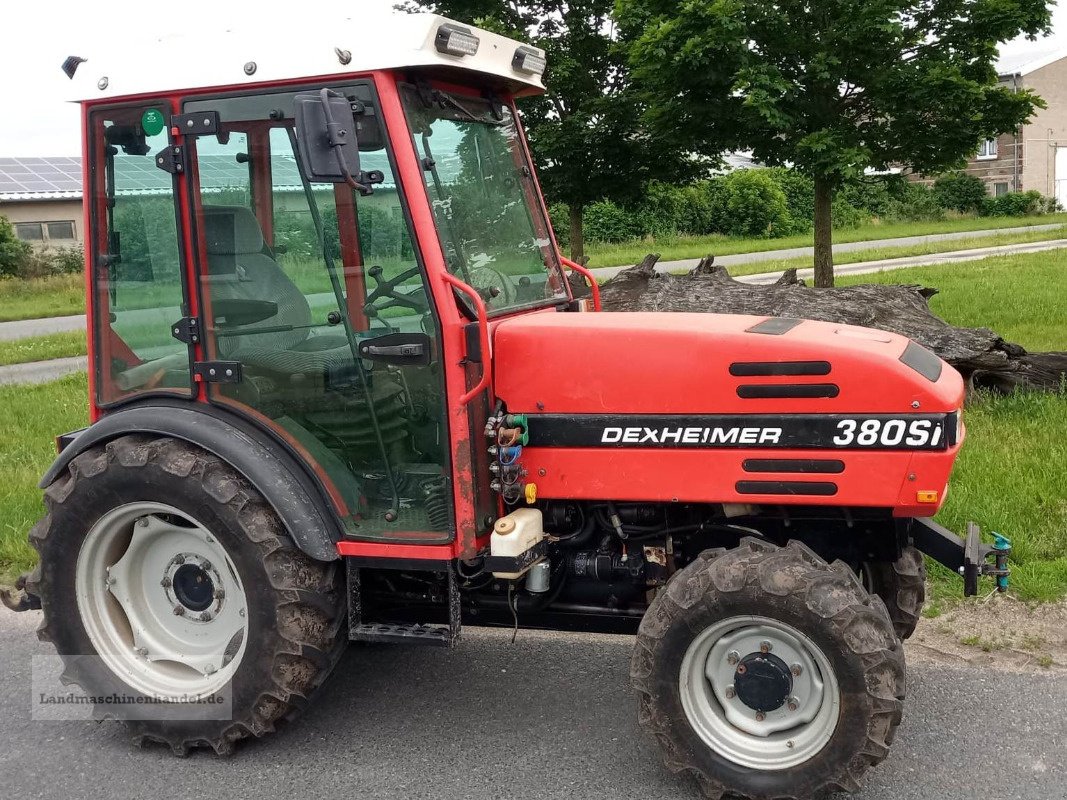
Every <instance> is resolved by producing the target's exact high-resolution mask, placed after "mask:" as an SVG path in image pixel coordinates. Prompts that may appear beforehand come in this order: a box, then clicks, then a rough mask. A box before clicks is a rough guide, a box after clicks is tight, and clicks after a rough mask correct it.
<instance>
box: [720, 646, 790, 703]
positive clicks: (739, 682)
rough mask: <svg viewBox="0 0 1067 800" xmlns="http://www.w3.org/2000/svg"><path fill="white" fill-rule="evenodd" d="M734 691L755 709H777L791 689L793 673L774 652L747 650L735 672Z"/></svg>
mask: <svg viewBox="0 0 1067 800" xmlns="http://www.w3.org/2000/svg"><path fill="white" fill-rule="evenodd" d="M734 691H735V692H736V693H737V699H738V700H740V701H741V702H742V703H744V704H745V705H746V706H748V707H749V708H751V709H753V710H754V711H760V712H763V713H767V712H768V711H776V710H777V709H779V708H781V707H782V706H784V705H785V703H786V700H788V699H789V696H790V695H791V694H792V692H793V675H792V674H791V673H790V671H789V665H788V664H786V663H785V662H784V661H783V660H782V659H780V658H779V657H778V656H776V655H774V653H761V652H757V653H749V654H748V655H747V656H745V657H744V658H742V659H741V661H740V663H738V665H737V669H736V671H735V672H734Z"/></svg>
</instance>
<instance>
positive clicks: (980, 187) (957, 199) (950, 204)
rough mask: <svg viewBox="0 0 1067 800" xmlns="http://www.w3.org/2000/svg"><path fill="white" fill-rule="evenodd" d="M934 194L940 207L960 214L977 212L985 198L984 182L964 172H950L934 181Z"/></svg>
mask: <svg viewBox="0 0 1067 800" xmlns="http://www.w3.org/2000/svg"><path fill="white" fill-rule="evenodd" d="M934 196H935V197H936V198H937V202H938V204H939V205H940V206H941V207H942V208H945V209H948V210H950V211H959V212H960V213H961V214H973V213H977V212H978V211H980V210H981V209H982V205H983V204H984V203H985V200H986V188H985V183H983V182H982V179H981V178H979V177H977V176H975V175H968V174H967V173H966V172H950V173H948V174H947V175H942V176H941V177H940V178H938V179H937V180H936V181H934Z"/></svg>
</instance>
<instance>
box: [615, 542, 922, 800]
mask: <svg viewBox="0 0 1067 800" xmlns="http://www.w3.org/2000/svg"><path fill="white" fill-rule="evenodd" d="M630 677H631V682H632V683H633V685H634V687H635V688H636V689H637V692H638V697H639V712H640V721H641V724H642V725H643V726H644V727H645V728H647V729H648V730H649V731H650V732H651V733H652V735H653V736H654V737H655V738H656V740H657V742H658V743H659V744H660V746H661V747H662V749H663V753H664V757H665V759H666V763H667V766H668V768H669V769H671V770H672V771H674V772H688V773H691V774H692V775H693V776H695V778H696V779H697V781H698V783H699V784H700V786H701V788H702V790H703V791H704V793H705V795H706V796H708V797H711V798H718V797H721V796H722V795H723V794H731V795H736V796H740V797H744V798H753V800H755V799H756V798H777V797H798V798H800V797H812V796H816V795H819V794H821V793H823V792H825V791H834V790H856V789H858V788H859V785H860V784H859V781H860V779H861V777H862V776H863V774H864V773H865V772H866V771H867V770H868V769H869V768H870V767H871V766H873V765H874V764H876V763H878V762H880V761H881V760H882V759H884V758H885V756H886V755H887V753H888V750H889V745H890V743H891V742H892V739H893V735H894V733H895V730H896V727H897V725H898V724H899V722H900V717H901V710H902V707H903V699H904V657H903V650H902V648H901V645H900V641H899V640H898V639H897V637H896V635H895V633H894V631H893V626H892V623H891V621H890V619H889V617H888V615H887V613H886V610H885V607H884V605H883V604H882V602H881V601H880V600H879V599H878V598H877V597H872V596H871V595H869V594H868V593H867V592H866V591H864V589H863V587H862V586H861V585H860V583H859V581H858V579H857V577H856V576H855V574H854V573H853V572H852V571H851V570H850V569H849V568H848V567H847V566H846V565H845V564H843V563H840V562H838V563H835V564H833V565H830V564H827V563H826V562H825V561H823V560H822V559H820V558H819V557H818V556H817V555H815V553H813V552H812V551H811V550H809V549H808V548H807V547H805V546H803V545H802V544H799V543H797V542H790V543H789V544H788V545H786V546H785V547H781V548H780V547H776V546H774V545H772V544H768V543H766V542H763V541H759V540H756V539H745V540H743V541H742V543H741V545H740V546H739V547H737V548H735V549H734V550H730V551H728V552H725V553H723V552H722V551H708V552H707V553H704V554H702V555H701V556H700V557H699V558H698V559H697V560H696V561H694V562H693V563H691V564H690V565H688V566H687V567H685V568H684V569H682V570H681V571H679V572H678V573H677V574H676V575H675V576H674V578H673V579H672V580H671V582H670V583H669V584H668V586H667V588H666V590H665V591H662V592H660V593H659V594H658V595H657V597H656V599H655V600H654V601H653V603H652V605H651V606H650V607H649V609H648V611H647V612H646V614H645V617H644V619H643V620H642V622H641V627H640V631H639V633H638V636H637V642H636V644H635V648H634V654H633V659H632V663H631V670H630Z"/></svg>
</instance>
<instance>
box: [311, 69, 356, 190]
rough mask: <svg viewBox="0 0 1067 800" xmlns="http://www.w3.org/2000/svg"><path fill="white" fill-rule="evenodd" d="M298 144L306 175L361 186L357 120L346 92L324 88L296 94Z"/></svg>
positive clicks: (314, 180) (313, 179)
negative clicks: (359, 182)
mask: <svg viewBox="0 0 1067 800" xmlns="http://www.w3.org/2000/svg"><path fill="white" fill-rule="evenodd" d="M295 101H296V143H297V150H298V151H299V156H300V163H301V165H302V166H303V168H304V174H305V175H306V176H307V179H308V180H309V181H312V182H313V183H348V184H352V185H354V186H356V187H357V188H363V187H361V186H359V184H358V181H359V179H360V171H359V143H358V142H357V139H356V120H355V117H354V116H353V115H352V107H351V106H350V105H349V102H348V100H347V99H346V98H345V97H344V95H341V94H338V93H337V92H334V91H331V90H330V89H322V90H320V91H317V92H301V93H300V94H298V95H296V97H295Z"/></svg>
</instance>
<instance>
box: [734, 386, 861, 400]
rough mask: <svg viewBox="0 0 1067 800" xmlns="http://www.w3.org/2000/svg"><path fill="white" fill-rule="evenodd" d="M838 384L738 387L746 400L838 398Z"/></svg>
mask: <svg viewBox="0 0 1067 800" xmlns="http://www.w3.org/2000/svg"><path fill="white" fill-rule="evenodd" d="M840 393H841V390H840V389H839V388H838V386H837V384H836V383H746V384H742V385H741V386H738V387H737V396H738V397H741V398H744V399H745V400H754V399H762V398H782V397H837V396H838V395H839V394H840Z"/></svg>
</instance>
